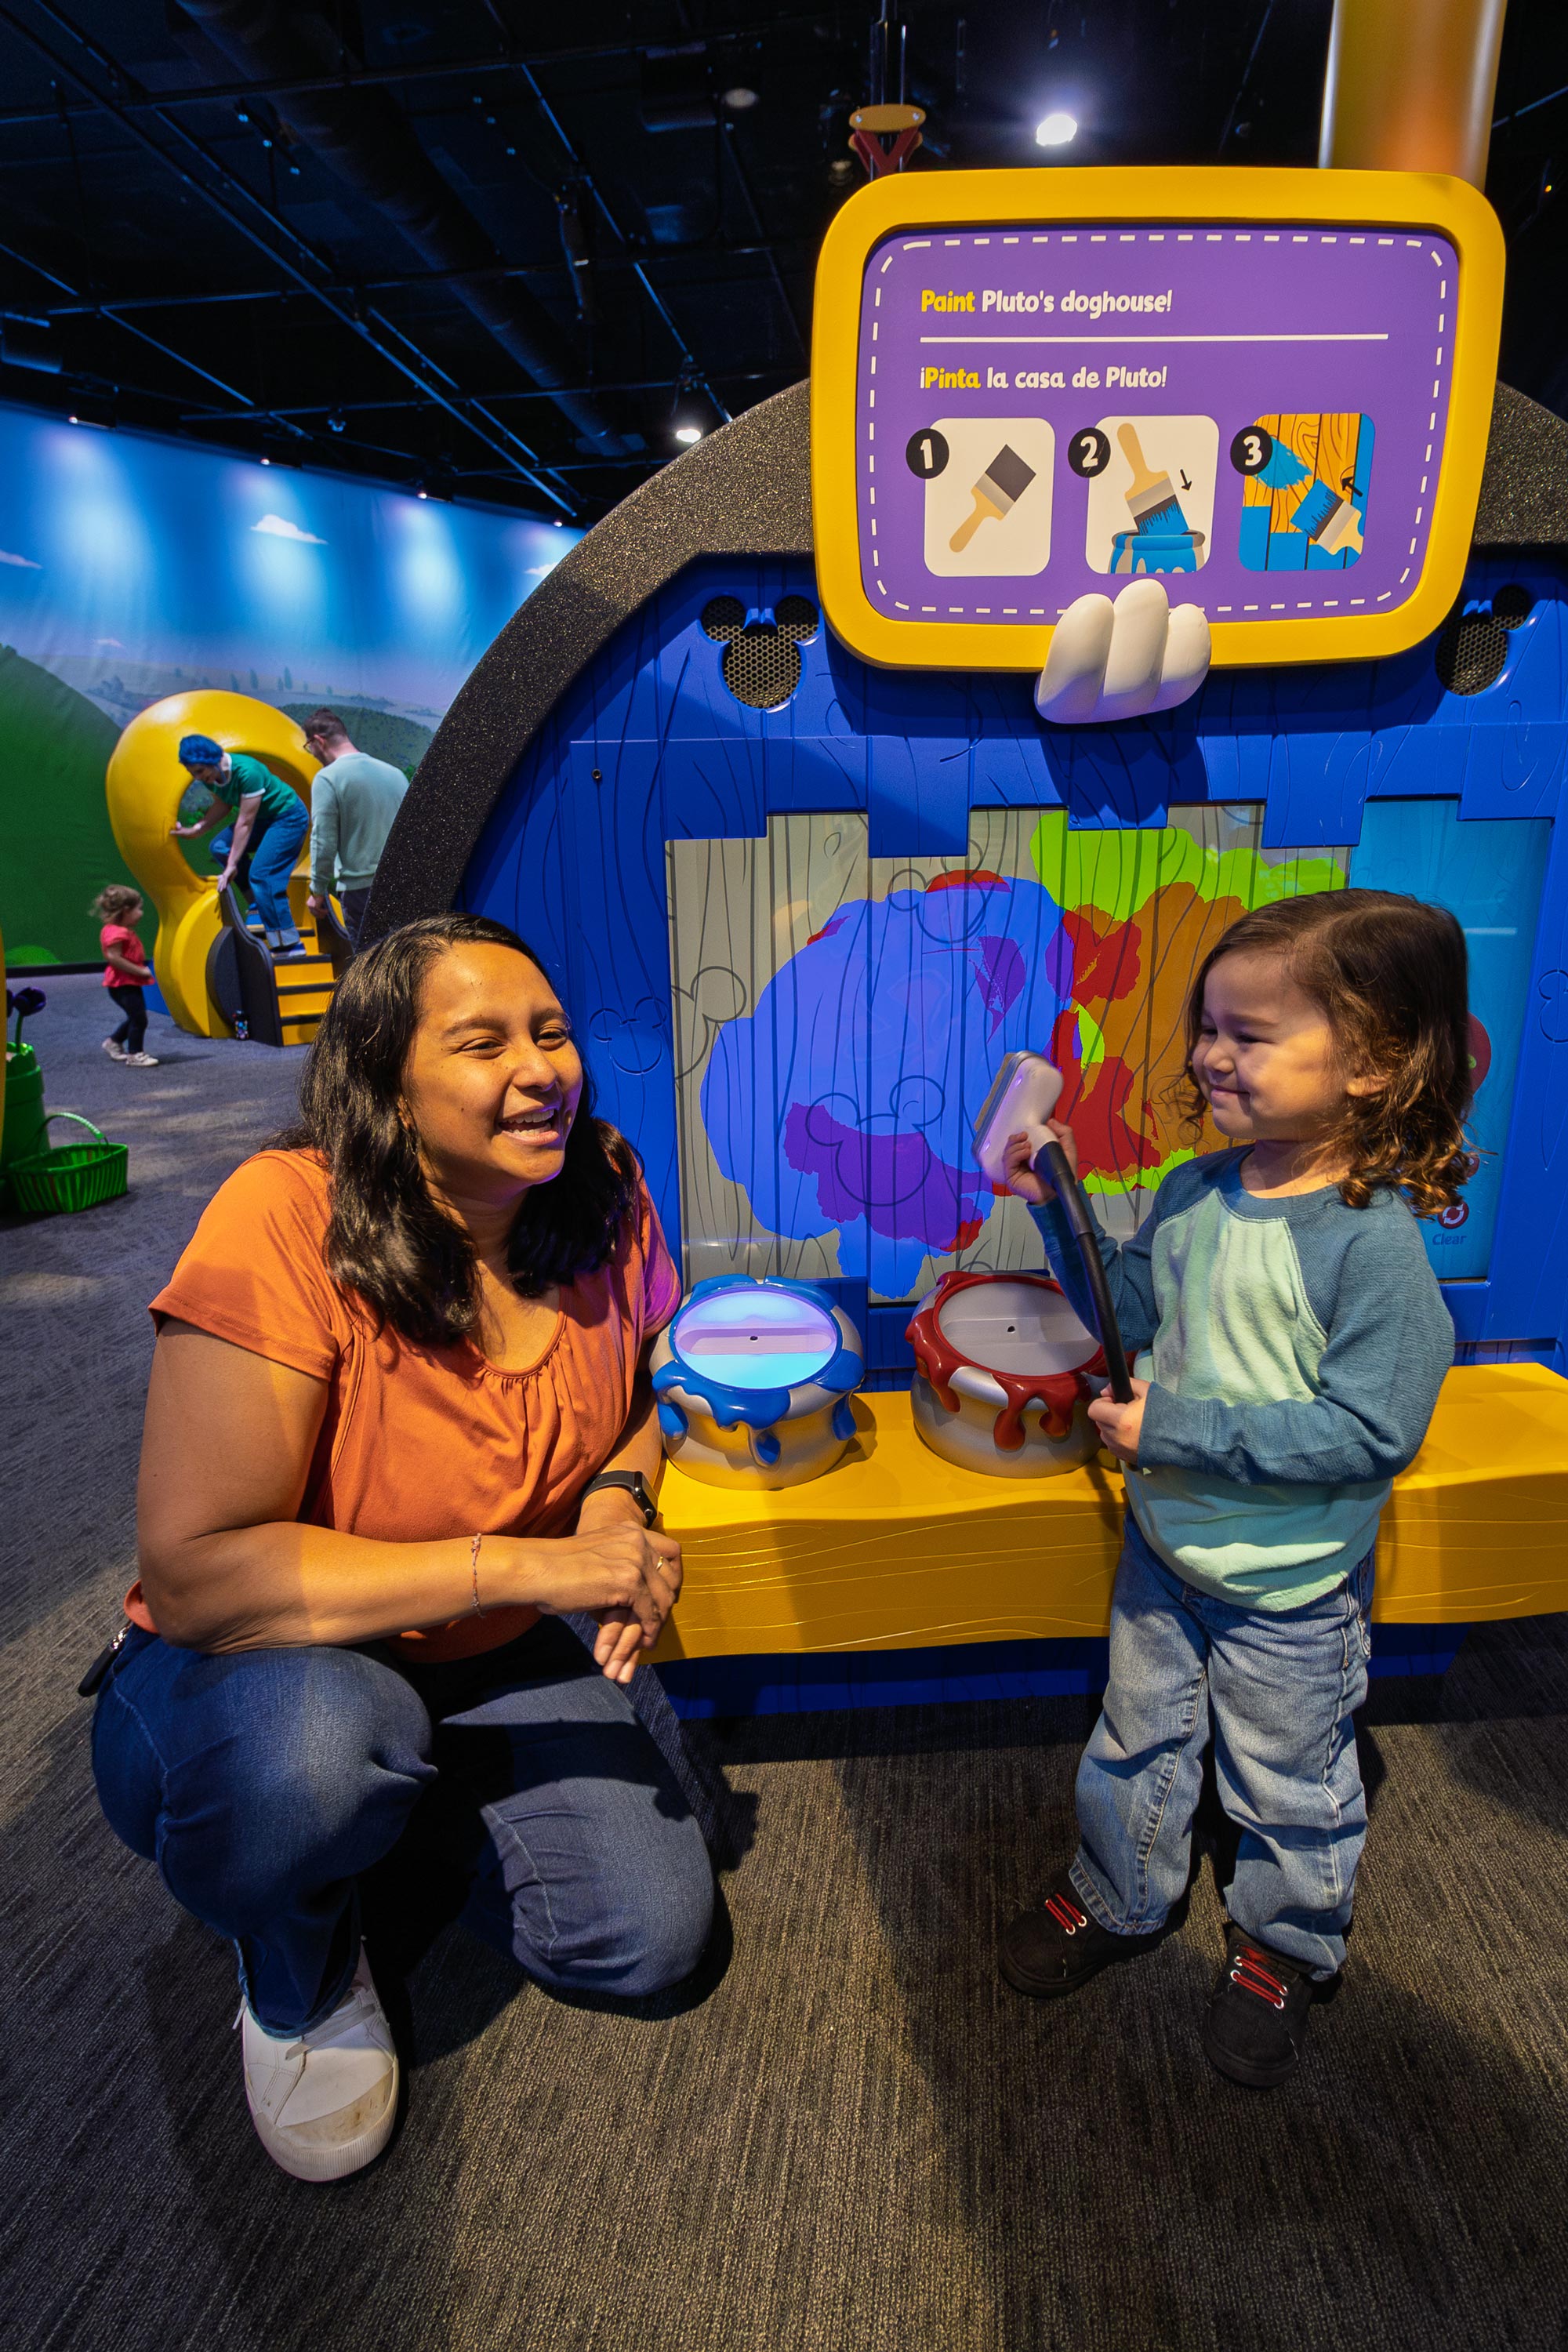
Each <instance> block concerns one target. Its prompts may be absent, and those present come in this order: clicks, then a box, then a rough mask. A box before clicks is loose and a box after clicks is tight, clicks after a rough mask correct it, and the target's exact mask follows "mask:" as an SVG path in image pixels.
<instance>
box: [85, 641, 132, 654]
mask: <svg viewBox="0 0 1568 2352" xmlns="http://www.w3.org/2000/svg"><path fill="white" fill-rule="evenodd" d="M92 642H93V644H94V645H95V646H113V647H114V649H115V651H116V653H121V654H122V653H123V652H124V651H125V646H124V641H123V639H121V638H120V637H94V639H93V641H92Z"/></svg>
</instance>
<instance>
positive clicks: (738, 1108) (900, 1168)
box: [701, 874, 1073, 1298]
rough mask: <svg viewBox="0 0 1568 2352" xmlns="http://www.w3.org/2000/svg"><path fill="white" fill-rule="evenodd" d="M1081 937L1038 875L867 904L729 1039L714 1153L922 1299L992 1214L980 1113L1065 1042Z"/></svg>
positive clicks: (775, 1211) (707, 1082)
mask: <svg viewBox="0 0 1568 2352" xmlns="http://www.w3.org/2000/svg"><path fill="white" fill-rule="evenodd" d="M1072 971H1073V950H1072V941H1071V939H1070V938H1069V936H1068V932H1067V931H1066V929H1064V928H1063V925H1062V919H1061V910H1060V908H1058V905H1057V903H1056V901H1055V900H1054V899H1053V898H1051V896H1050V894H1049V892H1048V891H1047V890H1045V889H1043V888H1042V887H1041V886H1040V885H1039V884H1038V883H1037V882H1031V881H1008V880H1005V879H1004V878H1003V877H1000V876H994V875H985V874H963V875H956V876H952V877H948V876H943V877H939V879H938V881H937V882H936V883H934V884H932V885H931V887H928V888H926V889H923V890H895V891H892V892H890V893H889V896H888V897H887V898H883V899H855V900H852V901H850V902H849V903H848V904H847V905H846V906H844V907H842V908H839V910H838V912H837V914H836V915H835V916H834V917H833V919H832V920H831V921H830V922H828V923H827V924H826V925H825V926H824V928H823V929H822V930H820V931H819V932H817V933H816V936H815V937H814V938H813V939H811V940H808V942H807V943H806V945H805V947H803V948H801V949H800V950H797V952H796V953H795V955H794V956H792V957H791V958H790V959H789V961H787V962H786V963H784V965H783V966H782V967H781V969H780V970H779V971H778V972H777V973H776V974H775V975H774V977H773V980H772V981H770V982H769V983H768V985H767V986H766V988H764V990H763V992H762V995H761V997H760V998H759V1000H758V1003H757V1007H756V1011H755V1012H754V1013H752V1015H750V1016H749V1017H748V1018H747V1019H744V1020H740V1021H732V1022H731V1023H729V1024H727V1025H726V1026H725V1027H724V1028H723V1029H722V1030H721V1033H720V1034H719V1037H718V1038H717V1040H716V1042H715V1044H714V1047H713V1052H712V1055H711V1058H710V1062H709V1066H708V1070H707V1073H706V1076H704V1079H703V1084H702V1097H701V1108H702V1119H703V1124H704V1126H705V1127H706V1129H707V1131H708V1138H709V1141H710V1145H711V1147H712V1150H713V1154H714V1158H715V1159H716V1160H717V1161H718V1164H719V1166H720V1168H721V1170H722V1171H723V1173H724V1174H725V1176H727V1177H728V1178H729V1179H730V1181H731V1182H732V1183H735V1184H738V1185H740V1186H741V1188H742V1191H743V1192H745V1193H746V1195H747V1198H748V1199H749V1200H750V1202H751V1204H752V1211H753V1213H754V1214H755V1216H756V1218H757V1219H758V1222H759V1223H761V1224H762V1225H763V1226H765V1227H766V1228H767V1229H768V1230H769V1231H770V1232H773V1233H776V1234H784V1235H787V1236H788V1237H789V1238H791V1239H792V1240H797V1241H804V1240H808V1239H812V1238H816V1237H820V1236H821V1235H823V1234H828V1233H831V1232H833V1231H834V1230H835V1229H836V1228H837V1233H838V1237H839V1239H838V1265H839V1271H840V1273H841V1274H843V1275H846V1276H862V1275H863V1276H866V1277H867V1278H868V1280H869V1283H870V1286H871V1288H872V1291H873V1294H880V1295H881V1296H883V1297H893V1298H897V1297H904V1296H906V1295H907V1294H908V1293H909V1291H910V1288H911V1287H912V1286H913V1284H914V1283H915V1282H916V1280H917V1279H918V1277H919V1275H920V1271H921V1265H922V1264H923V1262H924V1260H925V1258H926V1257H927V1256H928V1255H938V1256H942V1255H947V1254H948V1253H950V1252H952V1251H953V1250H958V1249H963V1248H964V1247H966V1246H967V1245H968V1244H970V1243H971V1242H972V1241H973V1239H974V1238H975V1235H976V1234H978V1232H979V1230H980V1227H981V1225H982V1224H983V1223H984V1220H985V1218H986V1217H987V1215H988V1214H989V1213H990V1210H991V1206H992V1193H991V1187H990V1185H989V1183H988V1181H987V1180H986V1179H985V1178H984V1176H982V1175H981V1173H980V1171H978V1170H977V1169H976V1168H975V1166H974V1163H973V1155H972V1152H971V1148H970V1138H971V1132H972V1128H973V1119H974V1116H975V1114H976V1112H977V1111H978V1110H979V1108H980V1106H981V1104H982V1102H983V1101H984V1098H985V1095H986V1092H987V1090H988V1088H989V1087H990V1085H991V1082H992V1079H993V1078H994V1076H995V1073H996V1069H997V1066H998V1065H999V1064H1000V1062H1001V1060H1002V1057H1003V1055H1005V1054H1008V1053H1011V1052H1013V1051H1014V1050H1015V1049H1016V1048H1019V1047H1032V1048H1034V1049H1036V1050H1040V1049H1044V1048H1047V1047H1048V1045H1049V1043H1050V1040H1051V1035H1052V1031H1053V1028H1054V1025H1055V1024H1056V1022H1057V1019H1058V1016H1059V1014H1060V1013H1062V1011H1063V1010H1064V1008H1065V1007H1066V1005H1067V1003H1068V1000H1069V998H1070V995H1071V992H1072Z"/></svg>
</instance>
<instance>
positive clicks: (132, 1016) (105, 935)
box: [90, 882, 158, 1070]
mask: <svg viewBox="0 0 1568 2352" xmlns="http://www.w3.org/2000/svg"><path fill="white" fill-rule="evenodd" d="M90 911H91V912H92V913H93V914H95V915H96V916H97V917H98V919H99V921H100V925H101V927H102V928H101V929H100V931H99V934H98V944H99V946H100V948H101V949H102V950H103V956H104V967H105V968H104V974H103V984H104V986H105V988H107V989H108V991H109V995H110V1003H112V1005H113V1006H114V1009H115V1011H116V1012H117V1013H119V1015H120V1026H119V1028H118V1029H116V1030H115V1032H114V1033H113V1034H112V1036H109V1037H106V1038H105V1039H104V1041H103V1050H104V1052H105V1053H106V1054H107V1055H109V1058H110V1061H111V1062H129V1063H130V1064H131V1065H132V1067H133V1068H135V1069H138V1070H155V1069H156V1068H157V1066H158V1058H157V1055H155V1054H148V1053H144V1052H143V1051H142V1040H143V1038H144V1037H145V1036H146V1034H147V1004H146V1000H145V998H144V997H143V995H142V990H143V989H144V988H145V987H146V986H147V984H148V982H149V981H150V980H151V979H152V977H153V967H152V965H151V964H150V963H149V962H148V961H147V957H146V953H145V951H144V950H143V948H142V942H141V940H139V939H138V938H137V936H136V933H135V931H134V930H133V929H132V924H134V923H139V922H140V921H141V919H142V911H143V909H142V900H141V898H140V896H139V894H138V893H137V892H136V891H134V890H132V887H130V885H129V883H126V882H111V883H110V885H109V887H108V888H107V889H104V890H100V892H99V894H98V896H97V898H95V899H94V900H93V902H92V907H91V909H90Z"/></svg>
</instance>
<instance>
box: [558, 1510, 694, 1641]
mask: <svg viewBox="0 0 1568 2352" xmlns="http://www.w3.org/2000/svg"><path fill="white" fill-rule="evenodd" d="M535 1549H537V1550H538V1552H539V1554H540V1555H541V1572H540V1575H539V1579H538V1583H537V1588H536V1589H535V1590H534V1591H532V1593H531V1596H530V1597H531V1600H532V1601H533V1604H534V1606H535V1608H537V1609H539V1610H541V1611H542V1612H543V1613H544V1614H545V1615H546V1616H555V1617H569V1616H574V1615H583V1616H588V1617H594V1618H596V1619H597V1620H598V1624H599V1632H598V1635H597V1638H596V1639H595V1643H594V1663H595V1665H596V1666H598V1668H599V1670H600V1672H601V1673H602V1674H604V1675H606V1676H607V1678H608V1679H609V1680H610V1681H611V1682H613V1683H629V1682H630V1681H631V1678H632V1676H633V1675H634V1674H635V1673H636V1672H637V1661H638V1656H639V1654H640V1653H641V1652H643V1651H645V1650H651V1649H652V1647H653V1645H654V1643H656V1642H657V1641H658V1635H659V1628H660V1627H661V1626H662V1625H663V1623H664V1621H665V1619H666V1618H667V1617H668V1614H669V1612H670V1611H671V1610H672V1609H673V1608H674V1606H675V1604H676V1601H677V1600H678V1599H679V1593H680V1578H681V1567H680V1546H679V1543H678V1542H677V1541H676V1539H675V1538H674V1537H673V1536H667V1535H666V1534H664V1533H663V1531H662V1529H660V1528H645V1527H644V1525H643V1521H642V1513H641V1511H640V1510H638V1508H637V1505H636V1504H635V1503H634V1502H632V1501H631V1500H630V1499H629V1497H626V1498H623V1497H621V1496H615V1495H612V1494H604V1493H601V1494H597V1495H591V1496H589V1497H588V1499H587V1501H586V1502H584V1506H583V1509H582V1513H581V1515H580V1517H579V1518H578V1522H577V1532H576V1534H575V1535H574V1536H563V1537H560V1538H557V1539H556V1540H555V1541H554V1542H552V1543H541V1544H539V1545H538V1546H537V1547H535Z"/></svg>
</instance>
